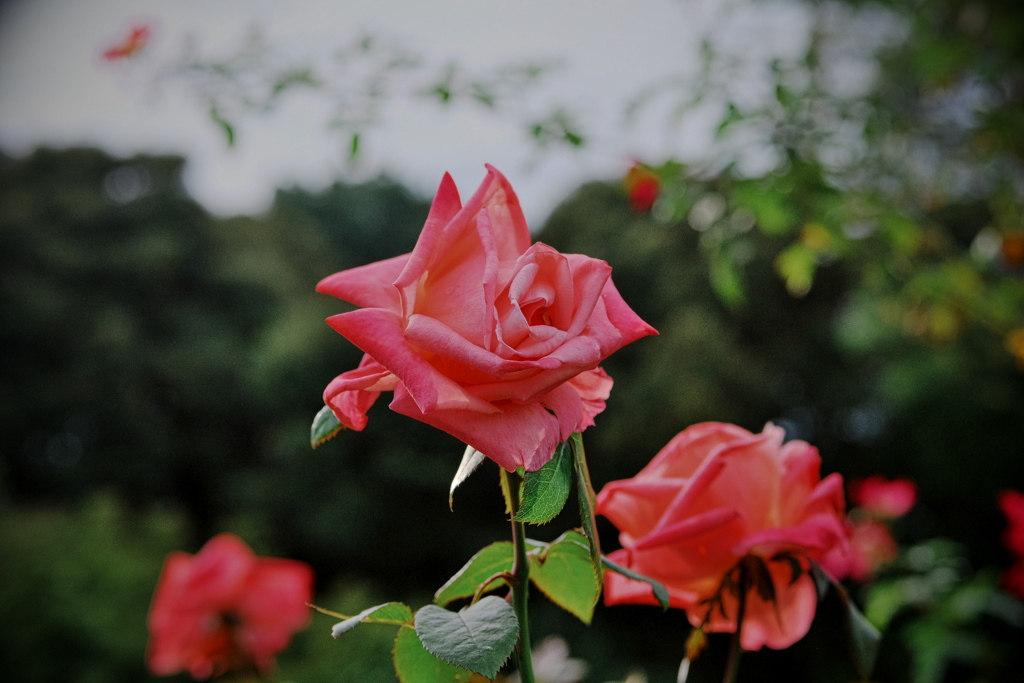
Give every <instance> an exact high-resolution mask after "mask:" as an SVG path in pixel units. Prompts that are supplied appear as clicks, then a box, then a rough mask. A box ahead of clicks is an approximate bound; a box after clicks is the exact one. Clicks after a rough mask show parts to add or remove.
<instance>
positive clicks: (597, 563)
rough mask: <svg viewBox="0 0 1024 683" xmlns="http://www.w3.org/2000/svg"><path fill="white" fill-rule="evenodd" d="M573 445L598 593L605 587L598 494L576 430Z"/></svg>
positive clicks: (585, 527) (572, 438)
mask: <svg viewBox="0 0 1024 683" xmlns="http://www.w3.org/2000/svg"><path fill="white" fill-rule="evenodd" d="M569 443H570V445H571V446H572V458H573V467H574V469H575V471H576V493H577V494H578V497H579V503H580V523H581V524H582V525H583V533H584V535H585V536H586V537H587V540H588V541H589V546H590V565H591V569H592V570H593V572H594V576H595V577H596V578H597V588H598V593H600V592H601V589H602V588H603V587H604V569H603V568H602V566H601V540H600V539H599V538H598V536H597V524H596V523H595V520H594V508H595V507H596V506H597V496H595V495H594V487H593V486H592V485H591V484H590V470H588V469H587V456H586V454H585V453H584V452H583V435H582V434H580V433H579V432H576V433H574V434H573V435H572V437H570V439H569Z"/></svg>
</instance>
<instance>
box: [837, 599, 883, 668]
mask: <svg viewBox="0 0 1024 683" xmlns="http://www.w3.org/2000/svg"><path fill="white" fill-rule="evenodd" d="M844 592H845V591H844ZM844 602H846V625H847V628H848V629H849V636H850V650H851V654H852V655H853V663H854V666H856V667H857V673H859V674H860V677H861V680H864V681H867V680H870V677H871V671H872V670H873V669H874V668H875V660H876V659H877V658H878V648H879V646H880V642H881V640H882V634H881V633H879V632H878V629H876V628H875V627H874V626H872V625H871V622H869V621H868V620H867V618H865V616H864V615H863V614H862V613H861V611H860V610H859V609H857V606H856V605H854V604H853V601H852V600H850V599H849V597H847V599H846V600H845V601H844Z"/></svg>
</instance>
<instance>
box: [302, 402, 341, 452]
mask: <svg viewBox="0 0 1024 683" xmlns="http://www.w3.org/2000/svg"><path fill="white" fill-rule="evenodd" d="M343 429H345V425H343V424H341V422H340V421H339V420H338V418H337V417H335V416H334V411H333V410H331V409H330V408H328V407H327V406H324V407H323V408H321V409H320V412H319V413H317V414H316V417H314V418H313V426H312V427H310V429H309V445H310V446H312V447H313V448H316V447H317V446H320V445H321V444H325V443H327V442H328V441H330V440H331V439H333V438H334V437H335V436H337V434H338V432H340V431H341V430H343Z"/></svg>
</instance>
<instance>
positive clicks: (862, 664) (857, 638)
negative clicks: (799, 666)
mask: <svg viewBox="0 0 1024 683" xmlns="http://www.w3.org/2000/svg"><path fill="white" fill-rule="evenodd" d="M811 576H812V577H813V578H814V581H815V583H816V584H817V585H818V590H819V600H820V599H821V597H820V596H821V587H822V586H830V587H832V588H833V589H834V590H835V591H836V594H837V595H838V596H839V599H840V600H841V601H842V603H843V606H844V607H846V635H847V637H848V639H849V645H850V659H851V661H852V662H853V665H854V667H855V668H856V669H857V674H858V675H859V676H860V679H861V680H862V681H867V680H870V677H871V671H872V670H873V669H874V668H875V660H876V659H877V658H878V649H879V646H880V644H881V640H882V634H881V633H879V632H878V629H876V628H875V627H874V626H872V625H871V622H869V621H868V620H867V618H866V617H865V616H864V615H863V614H861V611H860V610H859V609H857V605H856V604H854V602H853V599H852V598H851V597H850V594H849V593H847V592H846V589H845V588H843V585H842V584H840V583H838V582H837V581H835V580H834V579H833V578H832V577H831V576H830V575H829V574H828V573H827V572H826V571H825V570H823V569H822V568H821V567H820V566H819V565H818V564H817V563H816V562H811Z"/></svg>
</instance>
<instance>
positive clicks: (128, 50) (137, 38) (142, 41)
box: [103, 24, 152, 62]
mask: <svg viewBox="0 0 1024 683" xmlns="http://www.w3.org/2000/svg"><path fill="white" fill-rule="evenodd" d="M151 33H152V30H151V29H150V28H149V26H146V25H145V24H139V25H137V26H133V27H132V28H131V30H130V31H129V32H128V35H126V36H125V37H124V38H123V39H122V40H121V42H120V43H118V44H117V45H113V46H111V47H109V48H107V49H106V50H104V51H103V59H105V60H107V61H108V62H116V61H118V60H121V59H128V58H130V57H134V56H135V55H137V54H138V53H139V52H141V51H142V48H144V47H146V43H148V42H149V38H150V34H151Z"/></svg>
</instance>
